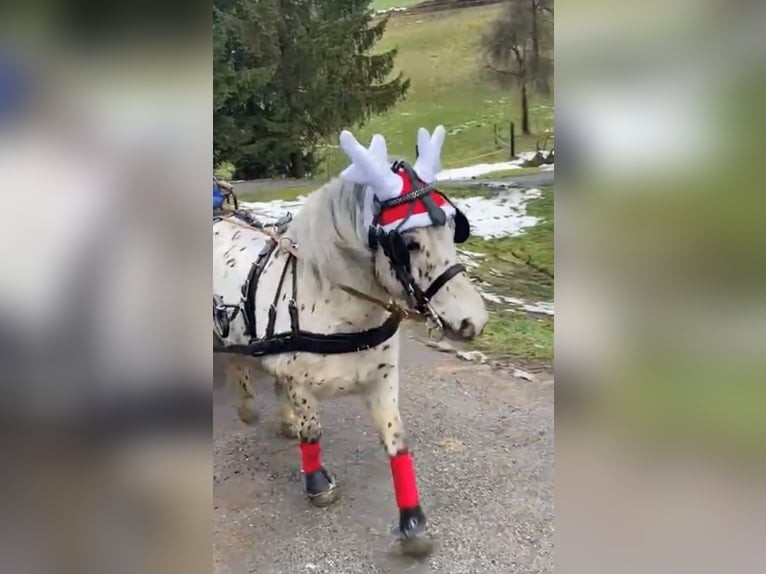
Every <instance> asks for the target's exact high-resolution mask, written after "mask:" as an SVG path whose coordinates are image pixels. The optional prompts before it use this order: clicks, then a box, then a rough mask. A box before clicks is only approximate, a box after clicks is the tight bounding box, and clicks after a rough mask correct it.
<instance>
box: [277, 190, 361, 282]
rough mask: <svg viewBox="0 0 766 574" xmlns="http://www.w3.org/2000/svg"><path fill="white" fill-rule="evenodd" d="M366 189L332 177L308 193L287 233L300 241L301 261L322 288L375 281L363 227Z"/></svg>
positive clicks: (299, 258) (294, 239) (298, 242)
mask: <svg viewBox="0 0 766 574" xmlns="http://www.w3.org/2000/svg"><path fill="white" fill-rule="evenodd" d="M364 203H365V191H364V188H363V187H361V186H355V185H354V184H352V183H348V182H345V181H343V180H340V179H333V180H332V181H330V182H329V183H327V184H325V185H324V186H322V187H321V188H319V189H318V190H316V191H315V192H313V193H312V194H310V195H309V196H308V199H307V200H306V203H304V205H303V206H302V207H301V209H300V211H298V213H297V214H296V216H295V218H294V219H293V221H292V222H291V223H290V226H289V228H288V231H287V234H286V235H287V236H288V237H290V238H291V239H292V240H293V241H295V242H296V243H297V244H298V251H299V253H300V256H299V257H298V261H299V264H300V265H302V266H307V267H306V268H307V269H308V270H310V271H311V274H312V275H313V276H314V277H315V278H316V280H317V282H318V283H319V284H320V287H322V288H324V287H328V286H332V285H338V284H344V285H348V286H359V285H361V286H363V287H369V286H371V285H373V284H374V283H375V279H374V277H373V274H372V263H371V254H370V251H369V249H368V247H367V229H366V228H365V226H364Z"/></svg>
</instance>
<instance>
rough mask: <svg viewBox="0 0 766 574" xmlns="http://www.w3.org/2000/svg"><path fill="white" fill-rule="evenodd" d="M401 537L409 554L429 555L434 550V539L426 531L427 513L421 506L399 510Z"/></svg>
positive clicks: (403, 547) (404, 548) (403, 545)
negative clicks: (424, 512)
mask: <svg viewBox="0 0 766 574" xmlns="http://www.w3.org/2000/svg"><path fill="white" fill-rule="evenodd" d="M399 537H400V540H401V543H402V551H403V552H404V553H405V554H407V555H408V556H414V557H421V556H427V555H429V554H430V553H431V552H432V551H433V548H434V543H433V539H432V538H431V537H430V536H429V535H428V532H426V515H425V514H423V510H422V509H421V508H420V506H416V507H415V508H402V509H400V510H399Z"/></svg>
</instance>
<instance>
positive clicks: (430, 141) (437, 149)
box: [413, 125, 447, 183]
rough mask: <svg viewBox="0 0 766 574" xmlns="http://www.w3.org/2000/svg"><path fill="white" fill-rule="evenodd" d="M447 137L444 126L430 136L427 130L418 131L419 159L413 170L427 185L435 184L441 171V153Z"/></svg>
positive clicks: (437, 127)
mask: <svg viewBox="0 0 766 574" xmlns="http://www.w3.org/2000/svg"><path fill="white" fill-rule="evenodd" d="M446 136H447V132H446V131H445V130H444V126H442V125H439V126H436V129H434V132H433V134H430V135H429V133H428V130H427V129H425V128H420V129H419V130H418V159H417V160H416V161H415V165H414V166H413V169H414V170H415V173H417V174H418V177H419V178H420V179H422V180H423V181H424V182H426V183H433V182H434V181H435V180H436V174H438V173H439V172H440V171H441V153H442V146H443V145H444V138H445V137H446Z"/></svg>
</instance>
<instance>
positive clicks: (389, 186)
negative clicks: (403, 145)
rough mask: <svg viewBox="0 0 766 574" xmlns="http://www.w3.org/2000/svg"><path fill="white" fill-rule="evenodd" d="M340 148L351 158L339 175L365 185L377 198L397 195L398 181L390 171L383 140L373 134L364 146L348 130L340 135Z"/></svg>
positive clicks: (398, 189)
mask: <svg viewBox="0 0 766 574" xmlns="http://www.w3.org/2000/svg"><path fill="white" fill-rule="evenodd" d="M340 147H341V148H343V151H344V152H346V155H347V156H348V157H349V158H350V159H351V165H350V166H348V167H347V168H346V169H344V170H343V171H342V172H341V174H340V177H341V178H342V179H345V180H347V181H352V182H354V183H361V184H364V185H369V186H370V187H371V188H372V190H373V191H374V192H375V195H376V196H377V197H378V199H381V200H385V199H390V198H392V197H396V196H398V195H399V192H400V191H401V188H402V180H401V179H400V178H399V176H398V175H396V174H394V173H393V172H392V171H391V168H390V166H389V162H388V151H387V149H386V140H385V139H384V138H383V136H382V135H380V134H375V135H374V136H372V140H370V148H369V149H367V148H366V147H364V146H363V145H362V144H360V143H359V142H358V141H356V138H355V137H354V136H353V134H352V133H351V132H349V131H346V130H344V131H343V132H341V134H340Z"/></svg>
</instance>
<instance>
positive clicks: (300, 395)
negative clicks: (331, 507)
mask: <svg viewBox="0 0 766 574" xmlns="http://www.w3.org/2000/svg"><path fill="white" fill-rule="evenodd" d="M286 391H287V396H288V398H289V399H290V404H291V405H292V407H293V411H294V412H295V415H296V416H297V419H298V420H297V422H298V436H299V437H300V439H301V442H300V448H301V472H302V473H303V483H304V486H305V488H306V494H307V495H308V497H309V500H310V501H311V503H312V504H314V505H315V506H327V505H328V504H332V503H333V502H335V501H336V500H337V499H338V490H337V487H336V485H335V479H334V478H333V477H332V475H331V474H330V473H329V472H327V470H325V468H324V466H323V465H322V459H321V456H320V450H321V449H320V446H319V439H320V438H321V436H322V427H321V425H320V424H319V408H318V407H319V401H317V398H316V397H315V396H314V394H313V393H312V392H310V391H309V390H308V389H307V388H306V386H305V385H302V384H299V383H297V382H295V380H294V379H293V378H292V377H288V380H287V387H286Z"/></svg>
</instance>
